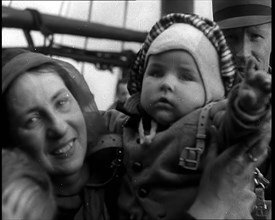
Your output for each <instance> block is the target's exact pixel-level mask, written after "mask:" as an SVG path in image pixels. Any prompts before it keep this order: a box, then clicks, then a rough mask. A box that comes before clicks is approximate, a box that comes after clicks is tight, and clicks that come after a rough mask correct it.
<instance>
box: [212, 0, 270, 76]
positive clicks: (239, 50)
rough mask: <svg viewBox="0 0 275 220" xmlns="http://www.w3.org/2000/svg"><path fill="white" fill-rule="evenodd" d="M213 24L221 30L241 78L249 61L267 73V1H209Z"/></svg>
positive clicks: (268, 17)
mask: <svg viewBox="0 0 275 220" xmlns="http://www.w3.org/2000/svg"><path fill="white" fill-rule="evenodd" d="M212 4H213V13H214V14H213V18H214V21H216V22H217V23H218V25H219V26H220V27H221V29H222V30H223V32H224V34H225V37H226V40H227V43H228V45H229V47H230V49H231V51H232V53H233V55H234V58H235V61H236V65H237V67H238V70H239V72H240V74H241V76H242V75H243V73H244V68H245V66H246V63H247V61H248V59H249V58H250V57H254V58H256V60H257V61H258V62H259V63H258V64H259V65H258V68H259V69H261V70H265V71H266V72H269V73H271V69H270V66H269V64H270V58H271V21H272V16H271V0H213V1H212Z"/></svg>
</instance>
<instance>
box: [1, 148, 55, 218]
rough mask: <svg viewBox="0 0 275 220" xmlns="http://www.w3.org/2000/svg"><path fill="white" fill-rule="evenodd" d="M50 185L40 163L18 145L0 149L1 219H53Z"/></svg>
mask: <svg viewBox="0 0 275 220" xmlns="http://www.w3.org/2000/svg"><path fill="white" fill-rule="evenodd" d="M55 210H56V203H55V199H54V194H53V191H52V185H51V182H50V179H49V177H48V175H47V174H46V172H44V170H43V169H42V168H41V167H40V166H39V164H37V163H35V162H34V161H31V159H30V158H29V157H28V156H27V154H25V153H24V152H23V151H21V150H19V149H15V150H5V149H2V219H7V220H8V219H28V220H37V219H45V220H52V219H53V218H54V214H55Z"/></svg>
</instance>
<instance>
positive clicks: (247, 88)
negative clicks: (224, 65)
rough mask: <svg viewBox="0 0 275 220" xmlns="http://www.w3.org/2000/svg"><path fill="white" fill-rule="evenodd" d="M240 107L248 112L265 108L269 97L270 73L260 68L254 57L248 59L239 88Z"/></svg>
mask: <svg viewBox="0 0 275 220" xmlns="http://www.w3.org/2000/svg"><path fill="white" fill-rule="evenodd" d="M239 97H240V102H239V103H240V107H241V108H242V109H243V110H244V111H245V112H248V113H250V112H251V113H253V112H258V111H261V110H263V109H265V108H266V105H268V104H269V103H270V99H271V75H270V74H267V73H266V72H265V71H263V70H260V64H259V63H257V61H256V59H255V58H251V59H250V60H249V61H248V64H247V67H246V74H245V76H244V80H243V81H242V82H241V84H240V89H239Z"/></svg>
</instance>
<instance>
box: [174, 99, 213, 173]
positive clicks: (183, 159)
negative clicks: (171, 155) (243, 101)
mask: <svg viewBox="0 0 275 220" xmlns="http://www.w3.org/2000/svg"><path fill="white" fill-rule="evenodd" d="M214 104H215V103H214V102H212V103H210V104H208V105H206V106H205V107H204V108H203V109H202V110H201V113H200V116H199V122H198V130H197V134H196V145H195V147H185V148H184V149H183V150H182V152H181V155H180V159H179V165H180V166H181V167H183V168H185V169H188V170H197V169H198V166H199V162H200V156H201V154H202V153H203V152H204V148H205V138H206V125H207V120H208V117H209V110H210V109H211V108H212V106H213V105H214Z"/></svg>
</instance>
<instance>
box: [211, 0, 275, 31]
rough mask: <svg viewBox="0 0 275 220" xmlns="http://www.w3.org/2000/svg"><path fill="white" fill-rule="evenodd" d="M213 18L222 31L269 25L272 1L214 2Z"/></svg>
mask: <svg viewBox="0 0 275 220" xmlns="http://www.w3.org/2000/svg"><path fill="white" fill-rule="evenodd" d="M212 6H213V18H214V21H215V22H216V23H218V25H219V26H220V28H221V29H229V28H238V27H246V26H254V25H260V24H265V23H269V22H271V20H272V17H271V0H212Z"/></svg>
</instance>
